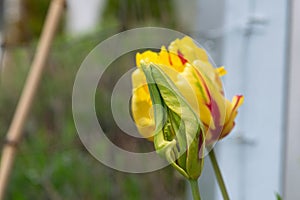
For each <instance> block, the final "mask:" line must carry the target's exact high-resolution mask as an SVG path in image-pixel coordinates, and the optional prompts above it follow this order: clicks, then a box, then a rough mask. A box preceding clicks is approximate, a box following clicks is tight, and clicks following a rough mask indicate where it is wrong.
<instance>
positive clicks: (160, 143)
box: [141, 64, 205, 179]
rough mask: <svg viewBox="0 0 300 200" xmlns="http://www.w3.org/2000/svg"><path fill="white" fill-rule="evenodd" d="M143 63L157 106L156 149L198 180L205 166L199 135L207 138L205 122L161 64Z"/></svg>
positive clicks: (174, 164)
mask: <svg viewBox="0 0 300 200" xmlns="http://www.w3.org/2000/svg"><path fill="white" fill-rule="evenodd" d="M141 66H142V70H143V72H144V73H145V76H146V80H147V84H148V88H149V92H150V96H151V100H152V103H153V105H154V115H155V122H156V133H155V136H154V144H155V149H156V151H157V152H158V153H160V154H161V155H163V156H165V157H166V159H167V160H168V161H169V162H170V163H171V164H172V165H173V166H174V167H175V168H176V169H177V170H178V171H179V172H180V173H182V174H183V175H184V176H186V177H187V178H189V179H197V178H198V177H199V176H200V174H201V170H202V168H203V159H202V157H201V156H199V137H200V138H201V142H202V143H203V142H204V141H205V140H204V134H203V133H204V132H203V131H202V127H203V126H202V124H201V121H200V119H199V118H198V116H197V114H196V113H195V112H194V111H193V110H192V108H191V107H190V105H189V104H188V103H187V101H186V100H185V99H184V97H183V96H182V95H181V93H180V92H179V90H178V89H177V87H176V86H175V84H174V83H173V82H172V81H171V79H170V78H169V77H168V75H167V74H166V73H164V71H163V70H161V69H160V68H159V66H158V65H154V64H150V65H146V64H141ZM200 134H201V136H200ZM202 146H204V144H202ZM203 149H204V148H201V150H203ZM202 153H204V152H200V154H202Z"/></svg>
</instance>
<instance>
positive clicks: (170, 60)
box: [169, 54, 173, 66]
mask: <svg viewBox="0 0 300 200" xmlns="http://www.w3.org/2000/svg"><path fill="white" fill-rule="evenodd" d="M169 62H170V65H171V66H172V65H173V63H172V59H171V56H170V54H169Z"/></svg>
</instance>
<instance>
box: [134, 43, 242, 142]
mask: <svg viewBox="0 0 300 200" xmlns="http://www.w3.org/2000/svg"><path fill="white" fill-rule="evenodd" d="M141 62H144V63H146V64H150V63H153V64H155V65H157V66H160V68H161V69H162V70H163V71H164V72H165V73H166V74H167V75H169V78H170V79H171V80H172V81H173V83H174V84H175V86H176V87H177V88H178V90H179V91H180V93H181V94H182V95H183V97H184V98H185V99H186V101H187V102H188V103H189V104H190V106H191V107H192V108H193V110H194V112H196V113H197V115H198V117H199V118H200V119H201V122H202V124H203V125H204V129H205V136H206V145H209V144H211V143H213V142H215V141H217V140H220V139H222V138H224V137H225V136H226V135H228V134H229V133H230V131H231V130H232V128H233V127H234V125H235V122H234V120H235V117H236V115H237V109H238V108H239V107H240V105H241V104H242V103H243V100H244V97H243V96H241V95H237V96H235V97H233V99H232V101H231V102H230V101H229V100H227V99H226V98H225V96H224V91H223V86H222V82H221V79H220V77H222V76H223V75H225V74H226V70H225V69H224V67H220V68H217V69H215V68H214V67H213V66H212V64H211V63H210V61H209V58H208V56H207V54H206V52H205V50H204V49H202V48H199V47H198V46H197V45H196V44H195V43H194V41H193V40H192V39H191V38H190V37H184V38H182V39H177V40H175V41H173V42H172V43H171V44H170V45H169V48H168V50H167V49H166V48H165V47H164V46H163V47H162V48H161V51H160V52H159V53H156V52H153V51H146V52H144V53H142V54H140V53H138V54H137V55H136V64H137V66H138V68H137V69H136V70H135V71H134V72H133V74H132V85H133V96H132V114H133V118H134V121H135V123H136V126H137V128H138V130H139V132H140V133H141V135H143V136H144V137H146V138H148V139H150V140H153V134H154V130H155V120H154V112H153V108H152V101H151V98H150V93H149V89H148V86H147V80H146V77H145V74H144V72H143V70H142V69H141ZM173 71H175V72H177V73H178V74H176V73H174V72H173ZM179 76H180V77H181V78H178V77H179ZM183 79H184V80H185V81H182V80H183ZM189 87H190V88H191V89H192V90H193V92H190V90H191V89H188V88H189ZM193 95H196V98H197V100H196V101H195V100H194V99H195V98H194V97H191V96H193Z"/></svg>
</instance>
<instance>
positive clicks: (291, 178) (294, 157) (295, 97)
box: [284, 0, 300, 200]
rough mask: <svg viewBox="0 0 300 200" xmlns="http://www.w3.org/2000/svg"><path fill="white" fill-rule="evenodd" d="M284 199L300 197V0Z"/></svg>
mask: <svg viewBox="0 0 300 200" xmlns="http://www.w3.org/2000/svg"><path fill="white" fill-rule="evenodd" d="M291 10H292V14H291V15H292V16H291V27H290V28H291V34H290V37H291V38H290V41H289V42H290V47H289V55H288V58H289V68H290V69H289V74H288V77H289V85H288V86H289V90H288V115H287V129H286V133H287V134H286V135H287V139H286V159H285V161H286V165H285V178H284V183H285V185H284V199H285V200H294V199H300V190H299V186H300V87H299V86H300V79H299V75H300V67H299V66H300V56H299V55H300V1H298V0H293V1H291Z"/></svg>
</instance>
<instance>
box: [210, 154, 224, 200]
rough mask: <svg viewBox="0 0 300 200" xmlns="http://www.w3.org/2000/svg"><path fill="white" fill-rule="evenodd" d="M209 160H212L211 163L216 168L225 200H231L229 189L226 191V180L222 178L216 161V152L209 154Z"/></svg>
mask: <svg viewBox="0 0 300 200" xmlns="http://www.w3.org/2000/svg"><path fill="white" fill-rule="evenodd" d="M209 158H210V161H211V163H212V166H213V168H214V171H215V174H216V178H217V181H218V184H219V187H220V190H221V193H222V196H223V199H224V200H229V195H228V192H227V189H226V186H225V183H224V180H223V177H222V174H221V171H220V168H219V165H218V162H217V159H216V155H215V152H214V150H213V149H212V150H211V151H210V152H209Z"/></svg>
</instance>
